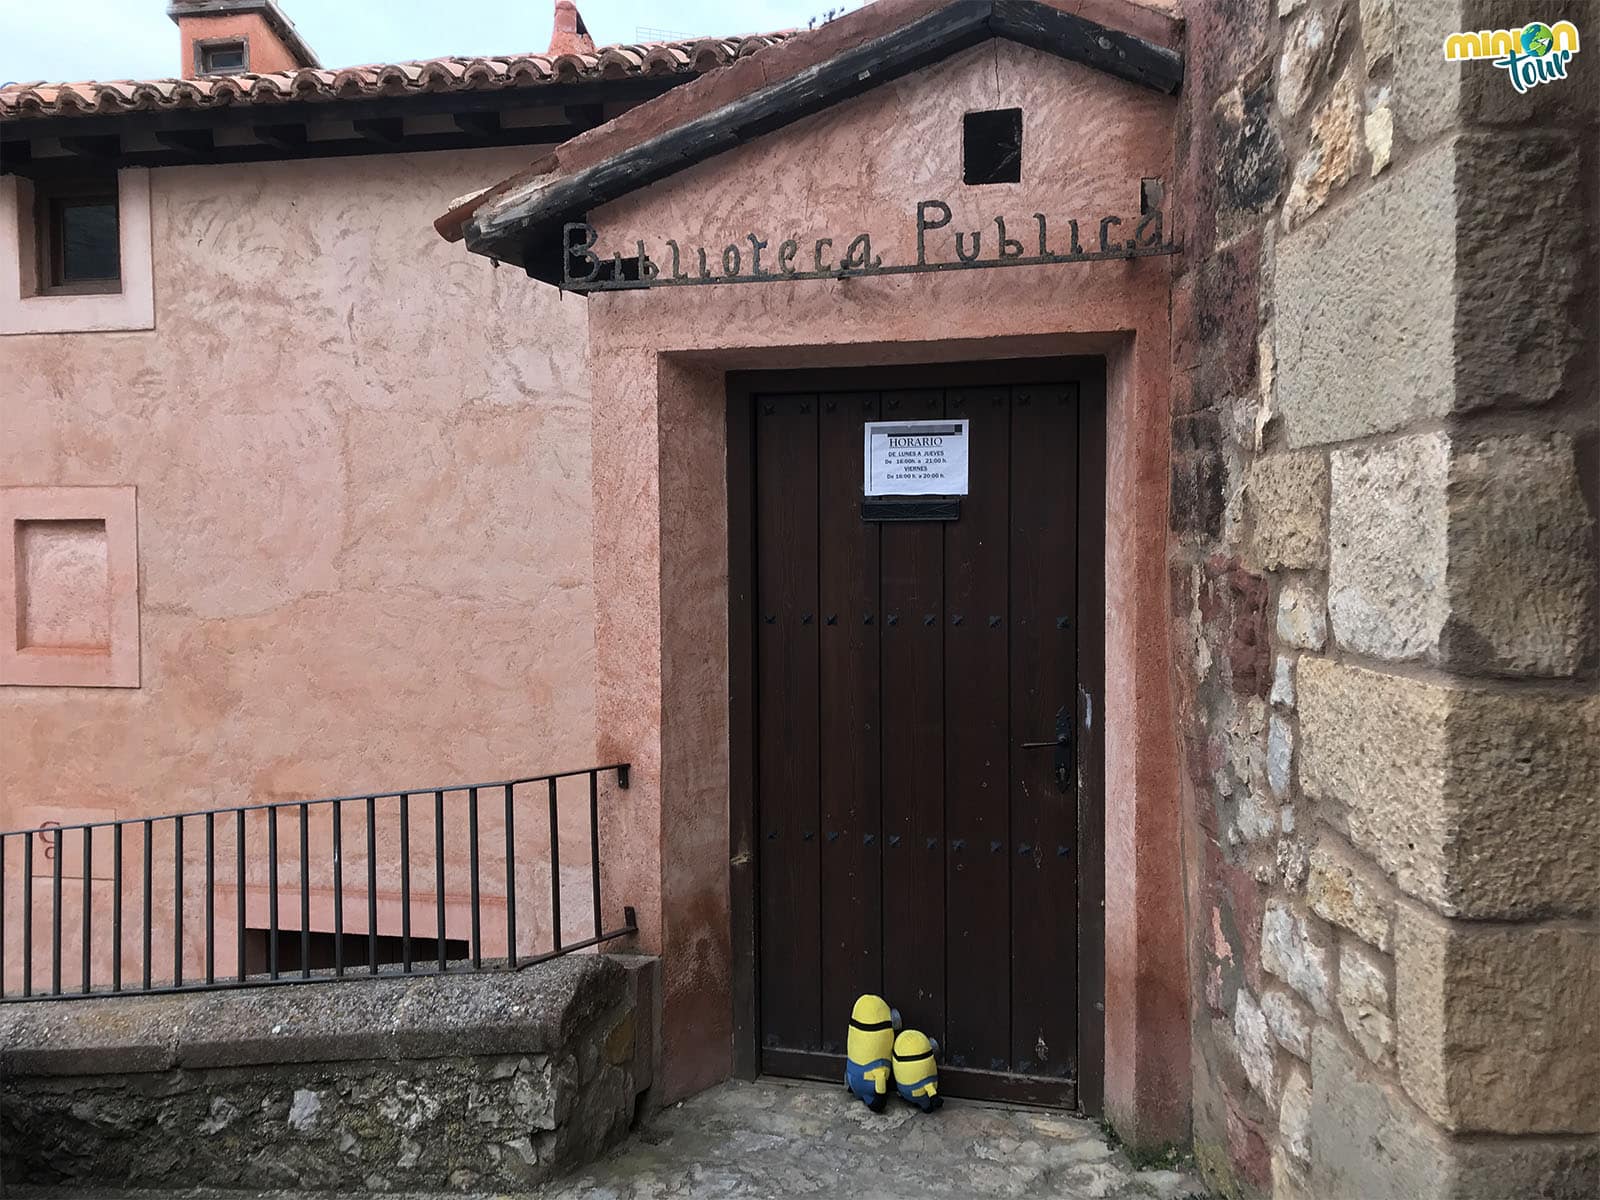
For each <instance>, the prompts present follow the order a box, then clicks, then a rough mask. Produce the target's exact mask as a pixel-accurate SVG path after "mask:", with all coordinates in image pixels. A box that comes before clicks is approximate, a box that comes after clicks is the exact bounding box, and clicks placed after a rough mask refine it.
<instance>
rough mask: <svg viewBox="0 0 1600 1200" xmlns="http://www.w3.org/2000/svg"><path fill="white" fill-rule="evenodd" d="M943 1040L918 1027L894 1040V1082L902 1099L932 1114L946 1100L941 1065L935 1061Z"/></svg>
mask: <svg viewBox="0 0 1600 1200" xmlns="http://www.w3.org/2000/svg"><path fill="white" fill-rule="evenodd" d="M938 1053H939V1043H938V1042H936V1041H934V1040H933V1039H932V1038H930V1037H929V1036H928V1035H927V1034H925V1033H923V1032H922V1031H921V1030H918V1029H908V1030H906V1031H905V1032H904V1033H902V1034H901V1035H900V1036H899V1037H897V1038H895V1040H894V1085H895V1087H896V1088H897V1089H899V1092H900V1096H901V1098H902V1099H904V1100H907V1101H909V1102H910V1103H912V1104H915V1105H916V1106H917V1107H918V1108H920V1109H921V1110H922V1111H923V1112H929V1113H931V1112H932V1111H933V1110H934V1109H936V1108H938V1107H939V1106H940V1105H941V1104H943V1103H944V1097H943V1096H941V1095H939V1067H938V1064H937V1063H935V1062H934V1061H933V1058H934V1055H936V1054H938Z"/></svg>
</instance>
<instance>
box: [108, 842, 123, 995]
mask: <svg viewBox="0 0 1600 1200" xmlns="http://www.w3.org/2000/svg"><path fill="white" fill-rule="evenodd" d="M111 990H112V991H113V992H120V991H121V990H122V827H121V826H120V825H119V826H118V827H117V828H116V829H115V830H113V831H112V835H111Z"/></svg>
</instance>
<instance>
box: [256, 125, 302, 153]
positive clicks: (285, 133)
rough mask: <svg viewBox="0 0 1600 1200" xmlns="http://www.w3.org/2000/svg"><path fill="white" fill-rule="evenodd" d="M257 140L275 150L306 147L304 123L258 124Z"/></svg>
mask: <svg viewBox="0 0 1600 1200" xmlns="http://www.w3.org/2000/svg"><path fill="white" fill-rule="evenodd" d="M255 134H256V140H257V141H259V142H261V143H262V144H263V145H267V146H271V147H272V148H273V149H274V150H300V149H303V148H304V147H305V144H306V141H307V138H306V127H305V126H304V125H257V126H256V127H255Z"/></svg>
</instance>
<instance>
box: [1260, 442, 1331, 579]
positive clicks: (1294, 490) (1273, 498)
mask: <svg viewBox="0 0 1600 1200" xmlns="http://www.w3.org/2000/svg"><path fill="white" fill-rule="evenodd" d="M1245 495H1246V504H1247V510H1248V512H1249V515H1250V525H1251V531H1252V532H1251V537H1252V553H1253V556H1254V558H1255V559H1256V560H1257V561H1258V562H1259V563H1260V564H1261V565H1262V566H1263V567H1265V568H1266V569H1267V570H1269V571H1278V570H1284V569H1288V570H1297V569H1302V570H1303V569H1312V570H1321V569H1322V568H1324V567H1325V566H1326V565H1327V561H1328V462H1327V459H1325V458H1324V457H1323V456H1322V455H1321V454H1315V453H1294V452H1291V453H1288V454H1271V455H1267V456H1265V457H1263V458H1258V459H1256V460H1255V461H1254V462H1253V463H1251V465H1250V468H1249V472H1248V474H1247V475H1246V478H1245Z"/></svg>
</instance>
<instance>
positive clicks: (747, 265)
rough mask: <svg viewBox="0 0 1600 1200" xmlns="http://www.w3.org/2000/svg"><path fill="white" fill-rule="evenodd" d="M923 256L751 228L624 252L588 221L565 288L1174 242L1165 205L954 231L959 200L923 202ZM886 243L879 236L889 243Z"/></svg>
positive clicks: (991, 260)
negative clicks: (896, 257) (717, 238)
mask: <svg viewBox="0 0 1600 1200" xmlns="http://www.w3.org/2000/svg"><path fill="white" fill-rule="evenodd" d="M914 219H915V222H916V237H917V243H916V244H917V259H916V262H914V263H893V262H889V261H886V260H885V258H884V256H883V254H881V253H877V252H875V251H874V250H873V244H872V234H870V233H857V234H854V235H846V236H843V237H801V236H800V235H799V234H795V235H793V236H791V237H787V238H783V239H781V240H775V239H773V238H771V237H762V236H761V235H760V234H756V233H747V234H745V235H744V236H743V237H742V238H739V239H737V240H735V241H731V242H729V243H727V245H725V246H723V247H721V248H720V249H716V248H708V247H706V246H702V245H691V244H689V243H688V242H687V241H684V242H680V241H679V240H678V239H676V238H668V239H667V240H666V241H665V242H663V243H648V244H647V243H646V242H645V240H644V239H643V238H635V239H633V241H632V243H631V244H630V245H629V246H628V248H627V251H626V252H624V251H623V250H622V249H621V248H618V247H616V246H612V247H610V248H604V247H601V246H600V232H599V230H598V229H596V228H595V227H594V226H593V225H590V224H588V223H587V222H582V221H574V222H570V223H568V224H567V225H566V226H565V228H564V234H563V242H564V250H563V253H562V256H561V274H562V286H563V287H564V288H566V289H567V290H569V291H575V292H591V291H629V290H639V289H644V288H657V287H690V286H694V285H704V284H716V283H776V282H785V281H795V280H804V279H848V278H852V277H856V276H863V275H905V274H913V273H922V272H935V271H958V270H970V269H973V268H984V267H1026V266H1040V265H1044V264H1048V263H1070V262H1092V261H1096V260H1100V259H1127V258H1143V257H1147V256H1150V255H1158V254H1174V253H1176V252H1177V249H1178V247H1177V246H1175V245H1173V244H1172V243H1171V242H1169V241H1167V240H1166V228H1165V221H1164V219H1163V214H1162V211H1161V208H1160V207H1159V205H1153V206H1149V207H1147V208H1146V209H1145V211H1144V212H1142V213H1140V215H1139V216H1138V217H1136V218H1130V219H1127V220H1125V219H1124V218H1122V217H1119V216H1115V215H1110V216H1102V217H1099V218H1096V219H1093V220H1090V221H1079V220H1077V219H1075V218H1074V219H1069V220H1066V221H1055V222H1052V220H1051V219H1050V218H1049V217H1048V216H1046V214H1044V213H1034V214H1033V215H1032V216H1031V217H1029V218H1027V219H1026V220H1023V221H1017V220H1012V221H1010V222H1008V221H1007V219H1006V218H1005V217H1004V216H996V217H992V218H990V219H989V220H988V221H987V222H985V223H983V224H982V225H980V226H978V227H977V228H975V229H955V228H952V224H953V221H954V217H953V214H952V212H951V209H950V206H949V205H948V204H946V203H945V202H944V201H943V200H923V201H921V202H920V203H919V204H918V205H917V211H916V215H915V218H914ZM882 241H883V239H882V238H880V239H879V244H880V245H881V244H882Z"/></svg>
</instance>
